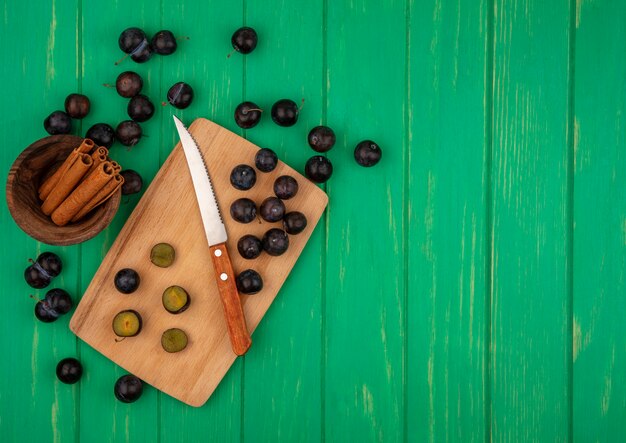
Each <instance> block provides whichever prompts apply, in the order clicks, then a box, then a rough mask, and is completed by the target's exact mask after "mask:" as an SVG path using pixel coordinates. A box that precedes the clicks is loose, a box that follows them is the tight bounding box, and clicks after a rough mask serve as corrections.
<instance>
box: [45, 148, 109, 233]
mask: <svg viewBox="0 0 626 443" xmlns="http://www.w3.org/2000/svg"><path fill="white" fill-rule="evenodd" d="M91 158H92V161H93V157H91ZM92 169H93V170H92V171H91V172H90V173H89V174H88V175H86V178H84V179H83V180H82V182H80V184H79V185H78V186H77V187H76V188H75V189H74V190H73V191H72V193H71V194H70V195H69V196H68V197H67V198H66V199H65V200H64V201H63V203H61V204H60V205H59V207H58V208H56V209H55V210H54V212H52V221H53V222H54V223H55V224H56V225H57V226H64V225H66V224H67V223H69V221H70V220H71V219H72V218H74V216H75V215H76V214H78V212H79V211H80V210H81V209H82V208H83V207H85V205H86V204H87V203H88V202H89V201H90V200H91V199H92V198H93V197H94V196H95V195H96V194H97V193H98V192H99V191H100V189H102V188H103V187H104V186H105V185H106V184H107V182H109V181H110V180H111V178H112V177H113V167H112V165H111V162H107V161H105V162H103V163H100V164H99V165H98V166H96V167H95V168H93V164H92Z"/></svg>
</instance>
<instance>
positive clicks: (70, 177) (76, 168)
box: [41, 154, 93, 215]
mask: <svg viewBox="0 0 626 443" xmlns="http://www.w3.org/2000/svg"><path fill="white" fill-rule="evenodd" d="M77 156H78V157H77V158H76V159H75V161H74V162H73V163H72V164H71V165H70V166H69V167H68V169H67V170H66V171H65V172H64V173H63V174H62V175H61V176H60V177H59V180H58V182H57V184H56V186H54V188H53V189H52V191H50V193H49V194H48V196H47V197H46V199H45V200H44V202H43V205H42V206H41V210H42V211H43V213H44V214H46V215H50V214H52V212H54V210H55V209H56V208H58V207H59V205H60V204H61V203H63V200H65V199H66V198H67V196H68V195H69V194H70V193H71V192H72V191H73V190H74V188H75V187H76V185H77V184H78V182H80V180H81V179H82V178H83V177H84V176H85V174H87V172H88V171H89V168H90V167H91V165H92V163H93V159H92V158H91V156H90V155H89V154H77Z"/></svg>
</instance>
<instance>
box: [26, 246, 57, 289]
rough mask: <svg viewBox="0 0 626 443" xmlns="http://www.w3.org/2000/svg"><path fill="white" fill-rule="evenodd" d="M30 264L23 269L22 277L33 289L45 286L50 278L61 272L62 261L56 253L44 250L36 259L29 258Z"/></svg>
mask: <svg viewBox="0 0 626 443" xmlns="http://www.w3.org/2000/svg"><path fill="white" fill-rule="evenodd" d="M29 261H30V262H31V263H32V264H31V265H30V266H28V267H27V268H26V269H25V270H24V279H25V280H26V283H28V285H29V286H31V287H33V288H35V289H42V288H45V287H46V286H48V285H49V284H50V282H51V281H52V279H53V278H54V277H56V276H57V275H59V274H60V273H61V270H62V269H63V263H62V262H61V259H60V258H59V256H58V255H56V254H54V253H52V252H44V253H43V254H40V255H39V257H37V260H35V261H33V260H32V259H30V260H29Z"/></svg>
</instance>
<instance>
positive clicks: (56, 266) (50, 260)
mask: <svg viewBox="0 0 626 443" xmlns="http://www.w3.org/2000/svg"><path fill="white" fill-rule="evenodd" d="M37 263H38V264H39V265H40V266H41V267H42V268H43V270H44V271H46V272H47V273H48V275H50V277H56V276H57V275H59V274H60V273H61V271H62V270H63V262H62V261H61V258H60V257H59V256H58V255H56V254H55V253H54V252H43V253H41V254H39V257H37Z"/></svg>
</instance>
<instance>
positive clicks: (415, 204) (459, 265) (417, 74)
mask: <svg viewBox="0 0 626 443" xmlns="http://www.w3.org/2000/svg"><path fill="white" fill-rule="evenodd" d="M487 7H488V6H487V4H486V3H484V2H480V3H479V2H474V3H471V2H462V1H452V2H442V1H439V0H434V1H428V2H417V3H415V4H414V5H412V7H411V10H410V19H411V21H410V39H409V48H410V65H409V71H408V73H409V85H410V87H409V92H410V96H409V98H410V103H411V106H410V108H409V116H410V126H409V131H410V132H409V143H410V145H411V146H413V147H414V149H412V150H411V151H410V152H409V159H408V160H409V165H408V168H409V174H408V184H407V185H408V190H409V196H408V198H409V202H410V212H409V214H408V216H409V221H408V223H409V225H408V250H407V251H406V252H405V253H406V254H408V268H409V269H410V270H412V271H411V272H410V273H409V280H408V284H409V288H408V294H409V297H408V305H407V321H408V328H409V329H408V369H407V373H408V385H407V389H408V391H407V392H408V395H407V397H408V412H407V426H408V437H409V440H410V441H415V442H418V441H420V442H422V441H431V442H440V441H463V442H470V441H476V442H479V441H485V440H486V439H487V436H488V435H489V430H487V429H485V427H486V421H487V420H488V413H487V412H486V411H488V408H489V400H488V396H487V389H488V383H489V378H488V374H487V373H486V365H485V358H486V356H487V355H488V354H487V352H488V349H487V347H488V337H487V323H488V321H489V319H488V318H487V317H486V316H485V306H486V303H488V300H489V292H488V291H489V287H488V285H486V282H485V271H486V260H485V253H486V244H487V243H486V235H487V231H486V227H487V224H488V223H487V222H488V221H487V213H486V208H487V199H488V192H487V191H488V189H489V186H490V183H489V179H490V177H489V171H488V168H487V162H488V156H489V155H490V150H489V145H488V137H487V131H488V130H489V126H488V125H489V119H490V113H489V109H488V104H489V102H490V96H489V95H490V88H489V86H490V85H489V83H490V82H491V78H490V74H491V70H490V65H489V51H488V48H489V46H488V45H489V40H488V37H489V33H488V25H489V23H488V20H487V16H488V13H489V11H488V9H487Z"/></svg>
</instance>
